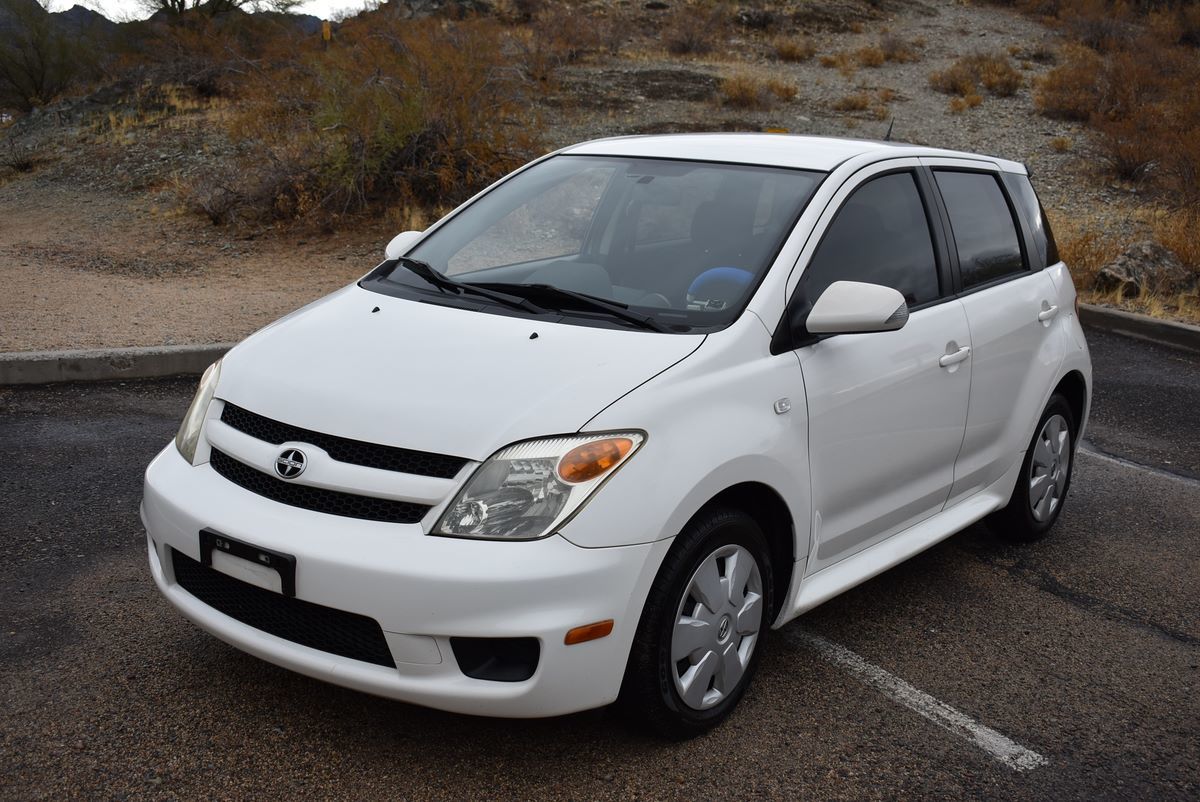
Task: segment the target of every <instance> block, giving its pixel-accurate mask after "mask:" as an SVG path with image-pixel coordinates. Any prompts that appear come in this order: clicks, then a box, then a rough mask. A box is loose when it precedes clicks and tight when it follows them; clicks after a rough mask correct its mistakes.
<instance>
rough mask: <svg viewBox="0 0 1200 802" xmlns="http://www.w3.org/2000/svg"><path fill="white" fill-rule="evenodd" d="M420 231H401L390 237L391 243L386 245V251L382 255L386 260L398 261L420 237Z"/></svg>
mask: <svg viewBox="0 0 1200 802" xmlns="http://www.w3.org/2000/svg"><path fill="white" fill-rule="evenodd" d="M421 233H422V232H420V231H401V232H400V233H399V234H397V235H396V236H394V237H392V241H391V242H389V243H388V244H387V249H386V250H385V251H384V255H385V256H386V258H388V259H399V258H400V257H401V256H403V255H404V254H406V253H408V249H409V248H410V247H412V244H413V243H414V242H416V241H417V239H418V238H420V236H421Z"/></svg>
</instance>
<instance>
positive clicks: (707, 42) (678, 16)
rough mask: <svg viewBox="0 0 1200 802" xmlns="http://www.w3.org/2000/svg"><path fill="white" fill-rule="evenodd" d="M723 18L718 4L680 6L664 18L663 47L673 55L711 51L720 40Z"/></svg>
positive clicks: (722, 31) (723, 25) (725, 26)
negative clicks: (710, 5) (713, 5)
mask: <svg viewBox="0 0 1200 802" xmlns="http://www.w3.org/2000/svg"><path fill="white" fill-rule="evenodd" d="M727 28H728V24H727V21H726V19H725V17H724V15H723V14H722V12H721V10H720V9H718V8H715V7H714V8H709V9H707V10H702V9H700V8H696V7H688V6H681V7H679V8H678V9H677V10H676V11H675V12H674V13H672V15H671V17H670V18H669V19H668V20H667V23H666V27H665V28H664V30H663V33H662V43H663V47H665V48H666V49H667V52H668V53H671V54H672V55H676V56H688V55H704V54H705V53H711V52H712V51H713V50H714V49H715V48H716V47H717V46H718V45H719V44H720V43H721V42H722V41H723V38H724V34H725V31H726V29H727Z"/></svg>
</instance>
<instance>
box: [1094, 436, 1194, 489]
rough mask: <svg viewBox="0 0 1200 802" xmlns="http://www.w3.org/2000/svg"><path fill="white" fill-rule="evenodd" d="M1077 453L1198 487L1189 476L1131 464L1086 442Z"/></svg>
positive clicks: (1140, 464)
mask: <svg viewBox="0 0 1200 802" xmlns="http://www.w3.org/2000/svg"><path fill="white" fill-rule="evenodd" d="M1079 453H1080V454H1085V455H1087V456H1089V457H1093V458H1095V459H1098V460H1100V461H1101V462H1107V463H1110V464H1112V465H1120V466H1121V467H1122V468H1132V469H1133V470H1135V471H1141V472H1142V473H1149V474H1153V475H1155V476H1161V477H1162V478H1164V479H1173V480H1175V481H1176V482H1182V483H1183V484H1185V485H1191V486H1192V487H1200V481H1197V480H1195V479H1192V478H1191V477H1189V476H1181V475H1180V474H1177V473H1172V472H1171V471H1166V470H1163V469H1162V468H1154V467H1151V466H1149V465H1143V464H1142V463H1140V462H1133V461H1132V460H1127V459H1124V458H1123V457H1117V456H1114V455H1112V454H1106V453H1105V452H1103V451H1100V450H1099V449H1097V448H1096V447H1095V446H1093V445H1092V444H1091V443H1089V442H1088V441H1087V440H1084V441H1083V442H1082V443H1080V444H1079Z"/></svg>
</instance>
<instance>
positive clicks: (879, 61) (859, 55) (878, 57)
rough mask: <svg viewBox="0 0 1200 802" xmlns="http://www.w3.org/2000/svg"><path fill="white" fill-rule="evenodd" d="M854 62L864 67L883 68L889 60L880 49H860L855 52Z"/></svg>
mask: <svg viewBox="0 0 1200 802" xmlns="http://www.w3.org/2000/svg"><path fill="white" fill-rule="evenodd" d="M854 60H855V61H857V62H858V63H859V64H860V65H861V66H863V67H882V66H883V62H884V61H886V60H887V59H886V57H885V56H884V54H883V50H881V49H880V48H878V47H860V48H859V49H858V50H855V51H854Z"/></svg>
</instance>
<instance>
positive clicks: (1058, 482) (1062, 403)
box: [988, 395, 1076, 542]
mask: <svg viewBox="0 0 1200 802" xmlns="http://www.w3.org/2000/svg"><path fill="white" fill-rule="evenodd" d="M1075 437H1076V423H1075V416H1074V414H1072V412H1071V405H1070V404H1068V403H1067V400H1066V399H1065V398H1063V397H1062V396H1061V395H1053V396H1051V397H1050V401H1049V402H1048V403H1047V404H1046V409H1045V410H1044V411H1043V412H1042V416H1041V418H1040V419H1039V420H1038V424H1037V429H1036V430H1035V432H1034V435H1033V440H1032V442H1030V444H1029V448H1028V449H1027V450H1026V452H1025V461H1024V462H1023V463H1022V464H1021V474H1020V476H1019V477H1018V478H1017V486H1016V487H1015V488H1013V494H1012V498H1010V499H1009V502H1008V506H1006V507H1005V508H1004V509H1002V510H1000V511H999V512H997V513H995V514H994V515H992V516H991V517H990V518H989V519H988V523H989V525H990V526H991V528H992V530H993V531H995V532H996V533H997V534H999V535H1000V536H1001V537H1003V538H1004V539H1006V540H1014V541H1018V542H1030V541H1034V540H1038V539H1040V538H1042V537H1045V535H1046V533H1047V532H1049V531H1050V527H1052V526H1054V522H1055V521H1057V520H1058V516H1059V515H1060V514H1061V513H1062V508H1063V503H1064V502H1065V501H1066V498H1067V490H1068V489H1069V488H1070V486H1071V469H1072V468H1073V467H1074V457H1075Z"/></svg>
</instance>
